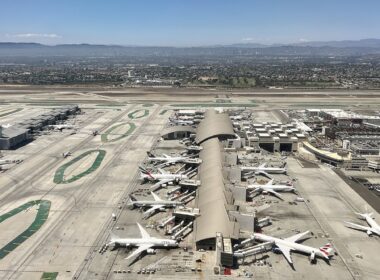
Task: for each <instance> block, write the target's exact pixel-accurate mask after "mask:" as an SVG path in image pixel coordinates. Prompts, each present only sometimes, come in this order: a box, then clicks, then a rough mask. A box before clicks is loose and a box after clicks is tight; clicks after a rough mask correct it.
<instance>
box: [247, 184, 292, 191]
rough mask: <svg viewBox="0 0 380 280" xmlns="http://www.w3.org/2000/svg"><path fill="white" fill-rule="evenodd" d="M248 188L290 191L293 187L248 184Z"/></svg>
mask: <svg viewBox="0 0 380 280" xmlns="http://www.w3.org/2000/svg"><path fill="white" fill-rule="evenodd" d="M248 189H261V190H263V191H266V190H271V191H276V192H292V191H295V188H294V187H292V186H287V185H249V186H248Z"/></svg>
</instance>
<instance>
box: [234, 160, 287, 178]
mask: <svg viewBox="0 0 380 280" xmlns="http://www.w3.org/2000/svg"><path fill="white" fill-rule="evenodd" d="M241 171H242V172H245V173H250V172H252V173H255V175H264V176H266V177H268V178H271V177H270V175H269V174H286V173H287V172H288V170H287V169H286V168H285V167H266V163H263V164H261V165H259V166H255V167H254V166H243V167H241Z"/></svg>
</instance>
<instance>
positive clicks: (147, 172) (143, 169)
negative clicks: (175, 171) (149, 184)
mask: <svg viewBox="0 0 380 280" xmlns="http://www.w3.org/2000/svg"><path fill="white" fill-rule="evenodd" d="M139 170H140V173H141V174H142V175H148V176H149V177H150V178H152V179H154V177H153V176H152V174H151V173H150V172H149V171H148V170H146V169H145V168H144V167H142V166H141V165H139Z"/></svg>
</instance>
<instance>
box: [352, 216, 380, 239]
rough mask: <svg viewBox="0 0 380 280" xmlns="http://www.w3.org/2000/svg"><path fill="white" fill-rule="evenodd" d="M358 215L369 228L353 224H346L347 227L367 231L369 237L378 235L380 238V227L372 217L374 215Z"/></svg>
mask: <svg viewBox="0 0 380 280" xmlns="http://www.w3.org/2000/svg"><path fill="white" fill-rule="evenodd" d="M356 214H357V215H359V216H360V219H362V220H365V221H366V222H367V224H368V225H369V226H362V225H358V224H354V223H351V222H345V223H346V224H347V225H346V226H347V227H349V228H353V229H357V230H362V231H365V232H367V234H368V235H369V236H371V235H372V234H377V235H378V236H380V226H379V224H378V223H376V221H375V220H374V218H373V217H372V215H373V213H364V214H361V213H356Z"/></svg>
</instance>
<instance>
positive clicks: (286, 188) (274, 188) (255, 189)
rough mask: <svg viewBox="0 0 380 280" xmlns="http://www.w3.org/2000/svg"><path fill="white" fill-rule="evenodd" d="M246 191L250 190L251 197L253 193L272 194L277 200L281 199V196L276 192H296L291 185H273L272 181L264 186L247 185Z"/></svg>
mask: <svg viewBox="0 0 380 280" xmlns="http://www.w3.org/2000/svg"><path fill="white" fill-rule="evenodd" d="M247 189H248V190H251V193H250V195H251V196H254V194H255V193H256V194H260V193H264V194H265V193H269V194H273V195H274V196H276V197H278V198H279V199H282V197H281V194H279V193H278V192H295V191H296V189H295V188H294V187H293V186H292V185H273V179H272V180H270V181H269V182H268V183H266V184H265V185H259V184H253V185H249V186H248V187H247Z"/></svg>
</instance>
